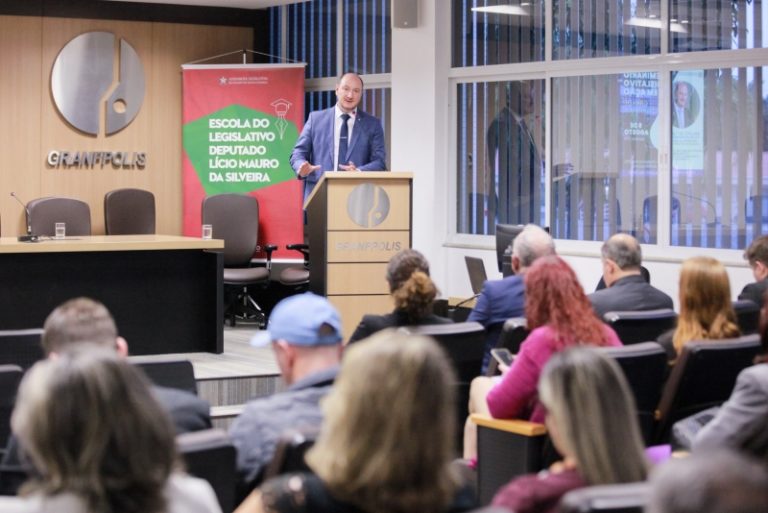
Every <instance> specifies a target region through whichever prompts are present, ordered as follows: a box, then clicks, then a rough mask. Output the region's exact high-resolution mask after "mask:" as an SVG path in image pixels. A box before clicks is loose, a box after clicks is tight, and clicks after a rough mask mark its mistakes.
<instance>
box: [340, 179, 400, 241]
mask: <svg viewBox="0 0 768 513" xmlns="http://www.w3.org/2000/svg"><path fill="white" fill-rule="evenodd" d="M328 204H329V205H335V206H337V208H331V209H329V211H328V230H407V231H409V230H410V229H411V186H410V181H409V180H366V181H365V182H362V183H360V182H357V181H345V182H342V181H336V183H334V184H333V187H330V188H329V190H328Z"/></svg>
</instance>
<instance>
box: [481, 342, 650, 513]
mask: <svg viewBox="0 0 768 513" xmlns="http://www.w3.org/2000/svg"><path fill="white" fill-rule="evenodd" d="M538 390H539V399H540V401H541V403H542V404H543V405H544V407H545V408H546V425H547V431H548V433H549V436H550V438H551V439H552V443H553V444H554V446H555V448H556V449H557V451H558V452H559V453H560V455H561V456H562V457H563V459H562V461H559V462H557V463H555V464H554V465H552V466H551V467H550V468H549V470H548V471H545V472H540V473H538V474H531V475H528V476H522V477H519V478H516V479H514V480H513V481H511V482H510V483H509V484H508V485H506V486H505V487H503V488H502V489H500V490H499V491H498V492H497V494H496V496H495V497H494V498H493V505H494V506H503V507H506V508H509V509H511V510H513V511H515V512H516V513H548V512H553V511H557V505H558V503H559V501H560V498H561V497H562V496H563V495H565V493H566V492H568V491H570V490H573V489H576V488H581V487H584V486H594V485H602V484H614V483H631V482H636V481H643V480H645V478H646V474H647V462H646V459H645V455H644V452H643V451H644V449H643V442H642V438H641V435H640V428H639V426H638V424H637V417H636V413H635V411H636V408H635V401H634V397H633V396H632V394H631V392H630V391H629V385H627V382H626V379H625V378H624V375H623V373H622V371H621V369H620V368H619V367H618V365H617V364H616V362H614V361H613V360H612V359H611V358H610V357H608V356H606V355H604V354H602V353H600V352H599V351H598V350H596V349H592V348H587V347H574V348H570V349H566V350H564V351H561V352H560V353H558V354H556V355H554V356H552V358H550V359H549V361H548V362H547V364H546V366H545V367H544V371H543V373H542V375H541V381H540V382H539V386H538Z"/></svg>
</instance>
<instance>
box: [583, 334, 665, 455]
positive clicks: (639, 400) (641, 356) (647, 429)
mask: <svg viewBox="0 0 768 513" xmlns="http://www.w3.org/2000/svg"><path fill="white" fill-rule="evenodd" d="M598 351H601V352H603V353H605V354H607V355H608V356H610V357H612V358H613V359H614V360H615V361H616V363H618V364H619V367H621V370H622V372H623V373H624V377H625V378H627V384H629V388H630V390H631V391H632V395H633V396H634V398H635V406H636V408H637V420H638V422H639V425H640V432H641V433H642V435H643V440H644V441H645V445H646V446H648V445H651V444H652V443H653V430H654V427H655V417H654V415H655V411H656V407H657V406H658V405H659V400H660V399H661V390H662V388H663V387H664V381H665V380H666V377H667V352H666V351H665V350H664V348H663V347H661V345H659V344H657V343H656V342H641V343H639V344H632V345H628V346H620V347H600V348H598Z"/></svg>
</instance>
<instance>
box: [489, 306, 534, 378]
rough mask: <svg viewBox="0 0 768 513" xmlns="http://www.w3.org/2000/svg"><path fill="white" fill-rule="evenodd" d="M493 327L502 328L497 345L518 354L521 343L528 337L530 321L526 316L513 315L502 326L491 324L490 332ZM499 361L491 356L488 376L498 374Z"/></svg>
mask: <svg viewBox="0 0 768 513" xmlns="http://www.w3.org/2000/svg"><path fill="white" fill-rule="evenodd" d="M493 329H500V333H499V338H498V341H497V342H496V347H498V348H504V349H509V352H510V353H512V354H517V352H518V351H520V344H522V343H523V342H524V341H525V339H526V338H528V333H530V332H529V331H528V323H527V322H526V320H525V317H513V318H511V319H507V320H506V321H504V324H502V325H501V326H500V327H495V326H489V328H488V330H489V332H490V331H491V330H493ZM498 366H499V365H498V363H497V362H496V359H495V358H491V359H490V360H489V361H488V369H487V370H486V372H485V374H486V376H493V375H494V374H496V369H497V368H498Z"/></svg>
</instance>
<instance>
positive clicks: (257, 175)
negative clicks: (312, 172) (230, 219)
mask: <svg viewBox="0 0 768 513" xmlns="http://www.w3.org/2000/svg"><path fill="white" fill-rule="evenodd" d="M183 83H184V113H183V120H184V121H183V122H184V128H183V145H184V157H183V158H184V162H183V180H184V235H188V236H191V237H199V236H200V229H201V224H202V222H201V212H200V210H201V206H202V201H203V198H205V197H206V196H211V195H214V194H223V193H242V194H250V195H253V196H255V197H256V198H258V200H259V245H260V246H261V245H264V244H276V245H277V246H278V247H279V249H278V250H277V251H276V252H275V254H274V257H275V258H293V259H295V258H296V256H297V253H296V252H295V251H286V250H285V245H286V244H292V243H299V242H303V224H302V223H303V213H302V205H301V201H302V188H301V185H302V184H301V182H300V181H299V180H297V179H296V175H295V174H294V172H293V169H291V164H290V156H291V150H292V149H293V146H294V144H295V143H296V139H298V137H299V133H300V131H301V128H302V125H303V122H304V65H303V64H302V65H292V64H291V65H279V64H278V65H257V64H242V65H228V66H220V65H213V66H211V65H185V66H184V67H183Z"/></svg>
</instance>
